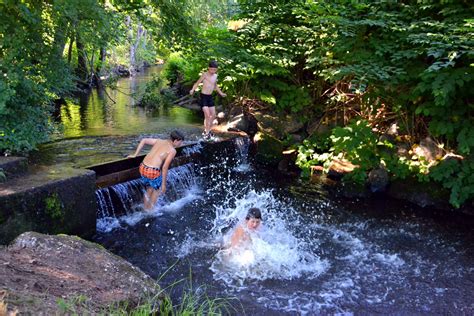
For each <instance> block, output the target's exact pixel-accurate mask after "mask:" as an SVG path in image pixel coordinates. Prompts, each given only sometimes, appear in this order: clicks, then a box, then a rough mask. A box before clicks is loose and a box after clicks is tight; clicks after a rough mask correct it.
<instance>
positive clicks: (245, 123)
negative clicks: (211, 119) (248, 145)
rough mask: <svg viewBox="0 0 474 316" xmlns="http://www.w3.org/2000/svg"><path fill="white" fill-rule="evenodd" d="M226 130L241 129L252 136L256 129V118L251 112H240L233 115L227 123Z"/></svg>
mask: <svg viewBox="0 0 474 316" xmlns="http://www.w3.org/2000/svg"><path fill="white" fill-rule="evenodd" d="M227 130H228V131H232V132H235V131H242V132H245V133H246V134H247V135H249V136H250V137H251V138H253V137H254V135H255V134H256V133H257V131H258V126H257V120H256V119H255V118H254V117H253V116H252V115H251V114H247V113H242V114H239V115H237V116H234V117H233V119H232V120H231V121H229V122H228V123H227Z"/></svg>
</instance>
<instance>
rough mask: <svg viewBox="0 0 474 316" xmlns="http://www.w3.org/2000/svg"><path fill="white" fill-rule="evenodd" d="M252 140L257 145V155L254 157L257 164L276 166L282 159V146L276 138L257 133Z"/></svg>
mask: <svg viewBox="0 0 474 316" xmlns="http://www.w3.org/2000/svg"><path fill="white" fill-rule="evenodd" d="M254 140H255V143H256V145H257V154H256V155H255V159H256V160H257V162H259V163H262V164H267V165H274V166H276V165H278V163H279V162H280V161H281V160H282V159H283V150H284V146H283V143H282V142H281V141H280V140H278V139H277V138H275V137H273V136H271V135H269V134H266V133H262V132H259V133H257V134H256V135H255V138H254Z"/></svg>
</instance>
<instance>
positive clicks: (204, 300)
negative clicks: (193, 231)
mask: <svg viewBox="0 0 474 316" xmlns="http://www.w3.org/2000/svg"><path fill="white" fill-rule="evenodd" d="M176 263H177V262H176ZM176 263H174V264H173V265H172V266H171V267H169V268H168V269H167V270H166V271H165V272H164V273H163V274H162V275H161V276H160V278H159V279H158V280H157V285H156V286H157V287H158V288H159V290H158V293H157V294H156V295H154V296H152V297H148V298H145V299H144V300H143V301H142V302H140V303H138V304H133V305H132V304H131V303H129V302H121V303H117V304H114V305H111V306H108V307H105V308H104V309H103V310H102V311H101V312H99V313H98V314H99V315H114V316H149V315H166V316H191V315H192V316H195V315H198V316H200V315H206V316H213V315H230V314H245V312H244V309H243V307H242V305H241V304H240V302H239V301H238V299H237V298H219V297H218V298H215V297H210V296H208V294H207V287H206V286H198V287H196V288H194V287H193V282H192V278H191V269H190V273H189V277H187V278H183V279H181V280H177V281H175V282H174V283H173V284H171V285H169V286H168V287H166V288H161V287H159V285H158V283H159V281H160V280H161V279H162V278H163V277H164V276H165V275H166V274H167V273H168V272H169V271H170V270H171V269H172V268H173V267H174V266H175V265H176ZM180 284H181V285H183V287H184V290H183V293H182V296H181V299H180V300H179V303H176V302H173V301H172V299H171V297H170V296H169V295H168V294H167V292H171V290H172V289H173V288H174V287H176V286H177V285H180ZM89 303H90V301H88V299H87V298H86V297H84V296H82V295H81V296H78V297H77V298H74V299H69V300H67V301H64V300H62V299H60V300H59V301H58V307H59V309H60V311H61V313H63V314H67V315H87V314H88V313H87V312H86V311H87V310H90V308H88V307H89ZM235 305H239V308H236V307H235ZM0 316H3V314H2V313H1V310H0Z"/></svg>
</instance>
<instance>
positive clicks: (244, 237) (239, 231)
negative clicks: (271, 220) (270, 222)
mask: <svg viewBox="0 0 474 316" xmlns="http://www.w3.org/2000/svg"><path fill="white" fill-rule="evenodd" d="M261 222H262V213H261V212H260V209H258V208H256V207H252V208H250V209H249V210H248V213H247V216H245V223H244V224H241V225H239V226H237V228H236V229H235V231H234V233H233V234H232V237H231V238H230V247H231V248H234V247H238V246H241V245H242V244H244V243H248V242H249V241H250V240H251V239H250V235H249V232H253V231H255V230H257V229H258V227H260V224H261Z"/></svg>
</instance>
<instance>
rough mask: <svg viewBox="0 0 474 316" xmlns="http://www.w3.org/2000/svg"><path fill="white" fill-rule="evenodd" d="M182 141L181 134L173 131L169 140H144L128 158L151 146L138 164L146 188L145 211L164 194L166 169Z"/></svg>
mask: <svg viewBox="0 0 474 316" xmlns="http://www.w3.org/2000/svg"><path fill="white" fill-rule="evenodd" d="M183 140H184V136H183V134H181V133H180V132H178V131H173V132H172V133H171V134H170V139H167V140H164V139H157V138H144V139H142V140H141V141H140V144H138V147H137V150H136V151H135V153H134V154H133V155H129V156H128V158H134V157H136V156H137V155H138V154H139V153H140V151H141V150H142V148H143V146H145V145H150V146H153V147H152V148H151V150H150V152H149V153H148V154H147V155H146V156H145V158H144V159H143V162H142V163H141V164H140V169H139V170H140V175H141V176H142V177H141V180H142V181H143V183H144V184H145V185H146V186H147V190H146V193H145V196H144V197H143V205H144V207H145V210H147V211H148V210H150V209H151V208H152V207H153V205H155V203H156V200H157V199H158V197H159V196H160V194H164V193H165V192H166V177H167V175H168V168H169V166H170V164H171V161H172V160H173V158H174V156H175V155H176V149H175V148H176V147H179V146H181V144H182V142H183Z"/></svg>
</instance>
